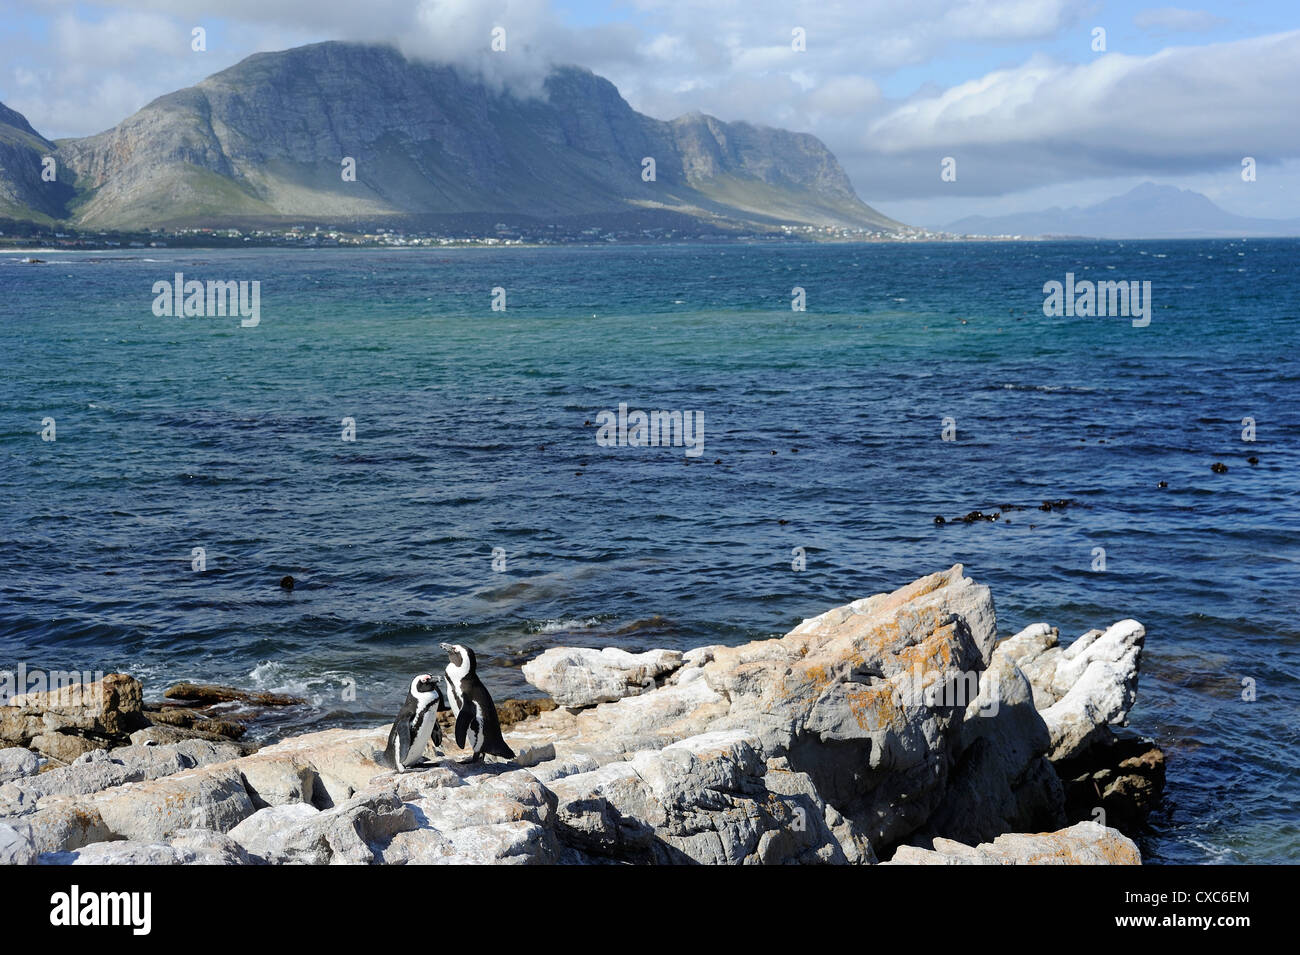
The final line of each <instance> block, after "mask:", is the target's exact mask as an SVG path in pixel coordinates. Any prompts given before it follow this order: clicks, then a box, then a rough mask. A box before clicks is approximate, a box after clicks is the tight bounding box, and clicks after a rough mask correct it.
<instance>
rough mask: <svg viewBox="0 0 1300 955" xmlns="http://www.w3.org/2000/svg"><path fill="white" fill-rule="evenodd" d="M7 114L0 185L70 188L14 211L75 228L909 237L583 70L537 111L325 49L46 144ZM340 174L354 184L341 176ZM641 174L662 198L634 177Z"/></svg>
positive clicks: (346, 50)
mask: <svg viewBox="0 0 1300 955" xmlns="http://www.w3.org/2000/svg"><path fill="white" fill-rule="evenodd" d="M0 109H4V111H5V112H4V114H0V119H3V118H4V117H5V116H8V117H10V121H9V122H7V123H3V124H2V125H0V146H3V144H4V143H5V142H6V141H7V139H13V140H16V141H22V142H21V143H20V145H22V146H25V150H23V149H20V150H19V151H18V152H16V153H15V154H14V155H12V156H11V157H10V163H9V164H8V165H0V169H3V170H5V173H4V175H3V177H2V178H3V179H4V180H5V182H6V183H7V182H9V181H10V180H15V181H16V180H17V179H18V177H17V176H15V174H14V172H13V169H11V167H16V168H19V169H25V168H27V167H26V166H25V165H24V163H30V161H31V159H32V157H33V153H34V152H39V151H42V150H47V151H48V150H50V149H51V148H54V149H56V156H57V159H58V163H59V174H60V177H61V178H67V179H70V180H71V181H70V182H69V183H66V184H65V185H66V188H67V189H70V190H72V192H71V194H67V193H65V194H64V195H62V196H61V197H58V198H56V197H53V195H52V191H51V190H45V195H40V194H37V193H33V191H32V190H31V188H28V187H27V186H30V184H27V186H25V187H24V188H17V187H16V186H15V187H13V188H11V189H9V190H8V192H10V193H12V197H11V201H10V205H11V206H12V205H23V204H26V205H28V206H29V207H30V208H32V209H33V210H35V211H37V212H39V213H42V214H44V215H47V216H49V215H53V216H54V217H55V218H62V219H66V220H68V221H71V222H73V223H75V224H77V225H79V226H83V227H91V228H94V227H98V228H122V227H193V226H202V225H207V224H213V223H217V222H220V223H223V224H232V223H234V222H238V221H254V220H267V221H274V220H277V219H279V220H283V221H290V220H292V221H293V222H323V221H332V220H338V219H340V218H356V219H368V220H384V219H393V220H400V219H402V218H404V217H420V216H440V215H442V216H445V215H493V214H498V215H509V214H517V215H527V216H531V217H533V218H537V219H546V218H548V217H549V218H562V217H566V216H573V215H583V214H588V215H590V214H624V213H627V212H629V211H637V210H642V211H656V210H661V211H665V212H675V213H680V214H685V215H689V216H691V217H692V218H695V219H699V220H703V221H710V222H716V223H724V224H732V223H734V224H737V225H752V224H759V225H767V226H777V225H783V224H795V225H833V226H839V227H857V228H867V229H888V230H892V229H905V228H906V227H905V226H902V225H901V224H900V223H897V222H895V221H894V220H892V219H889V218H888V217H886V216H884V215H882V214H880V213H879V212H877V211H876V210H874V209H872V208H871V207H870V206H867V205H866V204H865V203H863V202H862V201H861V200H860V199H859V198H858V197H857V194H856V193H855V192H854V190H853V186H852V183H851V182H850V181H849V179H848V177H847V175H845V173H844V171H843V169H842V168H840V166H839V163H838V161H837V160H836V159H835V157H834V155H832V154H831V152H830V151H829V150H828V149H827V148H826V147H825V145H824V144H822V143H821V142H820V140H818V139H817V138H816V137H814V136H811V135H809V134H806V133H795V132H789V131H786V130H779V129H772V128H770V127H764V126H756V125H753V124H749V123H744V122H734V123H726V122H723V121H721V120H718V119H716V118H714V117H711V116H706V115H704V114H702V113H690V114H687V115H685V116H680V117H677V118H676V119H672V120H659V119H654V118H651V117H648V116H644V115H642V114H640V113H637V112H636V111H635V110H633V109H632V107H631V106H630V105H629V104H628V103H627V102H626V100H624V99H623V97H622V95H621V94H620V93H619V92H618V90H617V88H616V87H615V86H614V85H613V84H612V83H610V82H609V81H608V80H606V79H604V78H603V77H599V76H597V75H596V74H594V73H592V72H591V71H589V70H585V69H583V68H581V67H572V66H565V67H557V68H555V69H554V70H552V71H551V72H550V73H549V74H548V75H547V76H546V78H545V80H544V83H543V86H542V95H540V96H537V97H527V96H520V95H517V94H515V93H513V92H511V91H509V90H497V89H494V88H491V87H489V85H487V84H486V83H484V82H482V81H480V80H476V79H474V78H470V77H467V76H466V75H465V74H463V73H462V72H461V71H459V70H458V69H457V68H455V67H452V66H445V65H438V64H433V63H426V62H423V61H416V60H409V59H407V58H405V57H403V56H402V55H401V54H400V53H399V52H398V51H397V50H395V49H393V48H392V47H385V46H369V45H361V44H352V43H342V42H338V41H329V42H326V43H319V44H312V45H310V46H305V47H295V48H293V49H290V50H286V51H280V52H275V53H256V54H253V55H252V56H250V57H247V58H245V59H244V60H242V61H240V62H239V63H237V64H235V65H234V66H231V67H228V68H227V69H224V70H221V71H219V72H217V73H214V74H212V75H211V76H209V77H207V78H206V79H204V80H202V81H200V82H199V83H197V84H195V85H194V86H191V87H187V88H185V89H181V90H176V91H173V92H171V93H167V94H164V95H163V96H160V97H158V98H156V99H154V100H153V101H152V102H150V103H149V104H147V105H146V106H144V107H143V108H142V109H140V110H138V111H137V112H136V113H134V114H132V115H131V116H128V117H126V118H125V119H124V120H122V122H120V123H118V124H117V125H115V126H113V127H111V128H109V129H106V130H104V131H102V132H100V133H96V134H94V135H92V136H87V137H82V138H77V139H65V140H60V141H58V142H57V143H55V144H51V143H49V141H48V140H44V139H43V138H42V137H40V136H39V134H37V133H36V132H35V130H34V129H33V128H32V127H31V125H30V124H29V123H27V122H26V119H25V118H23V117H22V116H20V115H19V114H17V113H14V112H13V111H12V110H8V109H7V108H6V107H0ZM19 121H21V122H19ZM3 131H8V132H7V133H6V132H3ZM33 137H34V140H33ZM345 157H351V158H352V159H353V160H355V163H356V180H355V181H352V182H349V181H344V179H343V177H342V176H341V174H340V173H341V164H342V162H343V160H344V158H345ZM644 157H652V158H653V159H654V160H655V172H656V177H655V180H654V181H651V182H646V181H643V179H642V175H641V173H642V160H643V158H644ZM0 159H3V157H0ZM38 178H39V177H38ZM0 188H2V187H0ZM7 194H8V193H6V192H4V191H0V199H4V198H5V197H6V195H7ZM38 200H39V202H40V203H42V204H36V203H37V202H38ZM60 203H61V204H60ZM60 210H61V211H62V212H63V213H64V214H63V215H62V216H58V215H54V214H55V213H57V212H59V211H60Z"/></svg>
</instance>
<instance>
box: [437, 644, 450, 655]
mask: <svg viewBox="0 0 1300 955" xmlns="http://www.w3.org/2000/svg"><path fill="white" fill-rule="evenodd" d="M438 646H440V647H442V648H443V649H444V650H446V651H447V652H448V653H451V644H450V643H440V644H438Z"/></svg>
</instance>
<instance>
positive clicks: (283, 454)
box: [0, 240, 1300, 862]
mask: <svg viewBox="0 0 1300 955" xmlns="http://www.w3.org/2000/svg"><path fill="white" fill-rule="evenodd" d="M1298 253H1300V242H1295V241H1289V240H1245V241H1167V242H1154V241H1153V242H1055V243H1004V244H1002V243H1000V244H921V243H918V244H911V245H885V244H881V245H817V244H780V245H770V244H763V245H757V244H756V245H718V244H699V245H683V246H644V247H637V246H625V245H618V246H608V247H582V248H575V247H565V248H546V249H533V250H530V249H502V250H489V249H455V250H453V249H446V250H318V251H305V250H304V251H280V250H265V249H257V250H239V251H182V250H166V249H158V250H154V249H150V250H147V251H145V252H132V253H122V254H108V253H66V252H49V253H41V254H40V257H41V258H43V259H45V260H46V262H45V264H39V265H33V264H24V263H22V262H21V259H22V256H21V255H18V254H5V255H0V369H2V373H0V504H2V508H0V669H13V668H15V667H16V666H17V665H19V664H20V663H21V664H25V665H26V666H27V668H28V669H29V670H31V669H41V668H43V669H47V670H56V669H57V670H71V669H82V670H91V671H105V672H108V671H112V670H120V671H126V672H131V673H134V674H136V675H138V676H140V677H141V678H142V679H143V680H144V681H145V684H146V694H147V695H149V696H155V697H156V696H158V695H159V694H160V693H161V691H162V689H163V688H164V687H166V686H167V685H168V684H169V683H171V682H174V681H177V680H180V679H194V680H201V681H215V682H226V683H233V684H236V685H241V686H254V687H257V688H264V689H280V690H287V691H291V692H297V693H301V694H305V695H307V696H308V697H309V698H310V699H311V701H312V704H313V705H312V706H310V707H307V708H300V709H297V710H295V711H294V712H293V714H291V715H287V716H285V717H283V722H281V723H280V724H277V725H276V726H275V727H274V728H275V730H276V731H279V732H284V731H288V730H291V729H301V728H303V727H306V726H327V725H370V724H375V723H378V722H381V721H383V720H385V719H388V718H390V717H391V714H392V712H394V711H395V710H396V707H397V704H398V702H399V700H400V697H401V694H402V692H403V690H404V686H405V683H406V681H407V680H408V679H409V678H410V675H412V674H413V673H416V672H419V671H420V670H433V669H440V668H441V666H442V665H443V663H442V660H443V655H442V654H441V653H440V651H439V650H438V649H437V644H438V643H439V642H440V641H446V640H448V639H454V640H455V641H457V642H461V643H467V644H470V645H472V646H474V647H475V648H476V649H477V650H478V651H479V655H480V658H481V660H482V661H483V663H484V666H485V669H486V676H487V679H488V682H489V685H490V686H492V688H493V689H494V691H495V692H496V695H497V696H498V697H504V696H510V695H524V694H525V693H527V692H528V688H527V686H526V684H524V683H523V681H522V679H521V678H520V676H519V671H518V666H519V664H520V663H522V662H524V661H525V660H527V659H528V658H529V657H530V656H532V655H533V654H535V653H536V652H538V651H540V650H541V649H543V648H545V647H547V646H550V645H554V644H556V643H570V644H577V645H587V646H607V645H614V646H621V647H625V648H628V649H633V650H637V649H646V648H651V647H661V646H667V647H678V648H686V647H691V646H697V645H702V644H708V643H719V642H724V643H737V642H742V641H746V640H750V639H755V638H763V637H768V636H773V635H779V634H781V633H784V632H786V631H787V630H788V629H790V628H791V627H792V626H793V625H795V624H796V623H798V621H799V620H801V619H802V618H804V617H807V616H811V615H813V614H816V613H819V612H821V611H823V610H825V609H828V608H829V607H831V606H834V605H838V604H842V603H844V602H847V601H849V600H852V599H855V598H858V597H861V596H865V595H867V594H871V593H875V592H878V591H883V590H889V589H892V588H895V587H897V586H900V585H902V584H904V583H907V582H909V581H911V580H913V579H914V578H916V577H918V576H920V575H922V574H925V573H929V572H932V571H935V570H938V569H941V568H945V567H948V566H950V565H951V564H953V563H955V562H961V563H963V564H965V565H966V568H967V573H968V574H969V575H971V576H973V577H974V578H976V579H977V580H979V581H981V582H984V583H987V584H989V585H990V586H991V587H992V589H993V593H994V597H995V600H996V603H997V609H998V620H999V629H1000V630H1001V631H1002V632H1003V633H1005V634H1010V633H1012V632H1014V631H1016V630H1018V629H1020V628H1021V627H1023V626H1025V625H1027V624H1030V623H1033V622H1036V621H1039V620H1043V621H1047V622H1049V623H1051V624H1053V625H1055V626H1057V627H1059V628H1060V629H1061V633H1062V638H1063V639H1065V640H1068V639H1072V638H1073V637H1074V636H1076V635H1078V634H1079V633H1082V632H1083V631H1085V630H1088V629H1090V628H1093V627H1099V626H1106V625H1108V624H1109V623H1112V622H1114V621H1115V620H1118V619H1121V618H1123V617H1129V616H1131V617H1135V618H1137V619H1139V620H1141V621H1142V622H1143V623H1144V624H1145V625H1146V627H1147V643H1146V650H1145V654H1144V658H1143V673H1142V681H1141V686H1140V691H1139V702H1138V705H1137V707H1136V709H1135V711H1134V712H1133V714H1132V719H1131V725H1132V726H1133V728H1134V729H1135V730H1137V731H1139V732H1142V733H1145V734H1149V735H1153V736H1155V737H1156V738H1157V739H1158V740H1159V742H1160V744H1161V745H1162V746H1163V747H1164V748H1165V750H1166V753H1167V755H1168V758H1169V779H1168V789H1167V798H1166V804H1165V807H1164V808H1163V809H1162V810H1161V812H1160V813H1158V814H1157V815H1156V816H1155V817H1154V818H1153V819H1152V822H1151V831H1150V833H1149V834H1148V836H1147V837H1146V838H1145V839H1144V840H1143V845H1142V848H1143V850H1144V854H1145V855H1146V856H1147V857H1148V859H1149V860H1150V861H1160V862H1282V861H1290V862H1295V861H1300V784H1297V779H1298V778H1300V738H1298V737H1300V734H1298V732H1297V727H1298V726H1300V716H1298V712H1300V711H1298V706H1300V687H1298V686H1297V677H1298V676H1300V624H1298V623H1297V618H1298V616H1300V588H1297V580H1298V574H1297V571H1298V570H1300V547H1298V546H1297V542H1298V541H1300V533H1298V532H1300V516H1297V504H1298V503H1300V502H1298V501H1297V491H1298V490H1300V478H1298V477H1297V475H1298V474H1300V471H1298V470H1297V463H1298V461H1300V452H1298V448H1300V401H1298V400H1297V399H1300V358H1298V357H1297V346H1298V345H1300V271H1298V270H1297V268H1296V262H1297V254H1298ZM178 271H179V272H183V273H184V274H185V276H186V277H187V278H192V279H200V280H208V279H221V280H224V279H237V280H238V279H243V280H257V281H259V282H260V283H261V323H260V325H258V326H257V327H256V328H243V327H241V326H240V323H239V321H238V319H234V318H230V317H224V318H222V317H212V318H173V317H155V315H154V314H153V311H152V308H151V306H152V304H153V300H154V295H153V292H152V287H153V284H154V282H156V281H159V280H171V278H172V276H173V274H174V273H175V272H178ZM1066 272H1073V273H1075V275H1076V278H1077V279H1080V280H1082V279H1093V280H1105V279H1125V280H1139V281H1142V280H1146V281H1150V282H1151V283H1152V296H1153V301H1154V309H1153V312H1152V320H1151V323H1150V325H1149V326H1147V327H1145V328H1135V327H1133V326H1132V324H1131V323H1130V322H1129V321H1128V320H1126V319H1122V318H1064V317H1062V318H1049V317H1046V316H1044V314H1043V308H1042V305H1043V298H1044V295H1043V284H1044V282H1047V281H1050V280H1057V281H1063V280H1064V278H1065V273H1066ZM497 286H499V287H503V288H505V289H506V294H507V305H508V308H507V310H506V311H505V312H494V311H492V310H491V308H490V303H491V289H492V288H493V287H497ZM795 286H800V287H802V288H804V289H805V290H806V294H807V303H808V307H807V311H806V312H801V313H799V312H793V311H791V308H790V301H791V290H792V288H793V287H795ZM623 402H625V403H627V405H628V406H629V408H631V409H642V410H646V411H650V410H668V411H671V410H683V411H685V410H690V411H697V412H701V413H702V414H703V421H704V431H703V434H704V447H703V454H702V455H700V456H699V457H688V456H686V455H685V454H684V449H682V448H668V447H663V448H629V447H621V448H619V447H615V448H602V447H599V446H597V443H596V428H595V422H596V418H597V415H598V414H599V412H601V411H602V410H614V409H617V407H618V405H619V404H620V403H623ZM46 417H51V418H54V419H55V422H56V428H57V431H56V440H55V441H53V442H47V441H43V440H42V438H41V433H40V432H41V429H42V425H41V422H42V419H44V418H46ZM345 417H351V418H354V419H355V421H356V440H355V441H354V442H345V441H343V440H342V439H341V432H342V430H343V429H342V419H343V418H345ZM1246 417H1250V418H1253V419H1254V420H1255V422H1256V440H1255V441H1254V442H1250V443H1248V442H1245V441H1243V440H1242V430H1243V424H1242V419H1243V418H1246ZM944 418H952V419H954V422H955V427H956V440H955V441H944V440H942V434H941V432H942V421H943V419H944ZM796 449H797V451H796ZM1250 456H1255V457H1257V458H1258V463H1257V464H1255V465H1251V464H1249V463H1248V461H1247V459H1248V457H1250ZM1219 461H1221V462H1223V463H1224V464H1226V465H1227V466H1228V471H1227V472H1226V473H1223V474H1218V473H1214V472H1212V471H1211V465H1212V464H1213V463H1215V462H1219ZM1160 481H1165V482H1167V485H1168V486H1167V487H1164V488H1161V487H1159V486H1158V482H1160ZM1057 499H1068V500H1070V501H1072V502H1073V503H1072V504H1071V506H1069V507H1067V508H1066V509H1064V510H1055V511H1051V512H1044V511H1041V510H1039V509H1037V505H1038V504H1039V503H1040V502H1042V501H1044V500H1057ZM1008 505H1021V506H1024V507H1025V509H1024V510H1008V511H1004V512H1003V519H1001V520H999V521H997V522H993V523H986V522H980V523H973V524H955V525H954V524H946V525H943V526H937V525H936V524H935V523H934V517H935V515H944V516H946V517H949V518H951V517H954V516H957V515H960V514H964V513H966V512H968V511H971V510H974V509H982V510H985V511H992V510H1001V509H1002V508H1003V507H1005V506H1008ZM195 547H202V548H204V549H205V551H206V570H204V571H203V572H195V571H194V570H192V569H191V560H192V550H193V548H195ZM796 547H802V548H804V553H805V555H806V562H807V565H806V569H804V570H802V571H795V570H793V569H792V566H791V565H792V556H793V548H796ZM1098 547H1101V548H1104V550H1105V561H1106V567H1105V570H1104V571H1098V570H1094V569H1093V565H1094V560H1095V550H1094V549H1095V548H1098ZM495 548H501V549H502V551H503V552H504V558H505V570H504V571H502V572H498V571H494V569H493V550H494V549H495ZM498 553H500V552H498ZM285 574H292V575H293V576H294V577H295V578H296V579H297V581H298V585H297V588H296V589H295V590H293V591H292V592H286V591H283V590H281V589H280V587H279V586H278V583H277V582H278V581H279V579H280V578H281V577H282V576H283V575H285ZM1243 680H1251V681H1254V686H1255V691H1256V694H1257V698H1256V699H1255V700H1254V701H1253V702H1251V701H1247V700H1244V699H1243V698H1242V694H1243ZM353 697H354V698H353Z"/></svg>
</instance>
